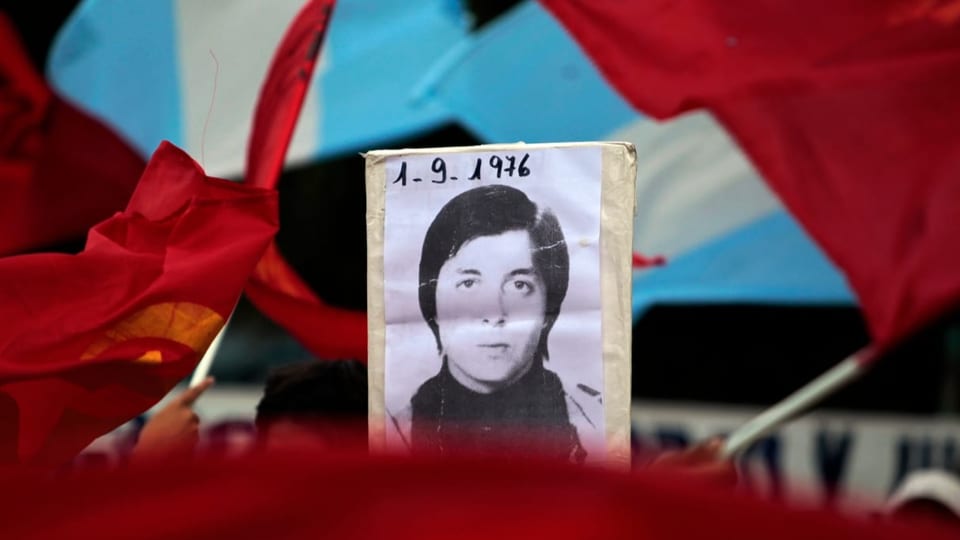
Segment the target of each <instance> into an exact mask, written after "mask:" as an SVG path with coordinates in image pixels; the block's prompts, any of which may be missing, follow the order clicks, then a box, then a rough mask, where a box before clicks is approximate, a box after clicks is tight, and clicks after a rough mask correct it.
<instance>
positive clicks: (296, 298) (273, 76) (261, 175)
mask: <svg viewBox="0 0 960 540" xmlns="http://www.w3.org/2000/svg"><path fill="white" fill-rule="evenodd" d="M333 4H334V2H333V0H313V1H311V2H309V3H307V5H306V6H304V8H303V9H302V10H301V11H300V13H299V14H298V15H297V17H296V19H295V20H294V21H293V23H292V24H291V25H290V27H289V28H288V29H287V32H286V34H285V35H284V38H283V41H282V42H281V43H280V46H279V47H278V49H277V52H276V53H275V54H274V57H273V61H272V63H271V65H270V69H269V71H268V74H267V79H266V81H265V82H264V84H263V88H262V89H261V92H260V99H259V101H258V103H257V108H256V111H255V113H254V122H253V131H252V133H251V134H250V144H249V150H248V153H247V174H246V181H247V182H248V183H251V184H253V185H255V186H261V187H276V185H277V182H278V180H279V177H280V172H281V171H282V169H283V163H284V158H285V156H286V153H287V148H288V147H289V146H290V140H291V139H292V137H293V131H294V127H295V126H296V121H297V118H298V117H299V114H300V109H301V107H302V106H303V100H304V98H305V96H306V93H307V90H308V89H309V86H310V79H311V77H312V75H313V71H314V68H315V66H316V63H317V58H318V55H319V54H320V48H321V45H322V43H323V37H324V35H325V33H326V29H327V25H328V24H329V22H330V16H331V12H332V10H333ZM317 181H318V182H322V181H323V179H320V178H318V179H317ZM330 264H337V261H336V255H335V254H331V260H330ZM246 294H247V297H248V298H249V299H250V301H251V302H253V304H254V305H255V306H257V308H258V309H259V310H260V311H261V312H263V313H264V314H265V315H266V316H267V317H269V318H270V319H272V320H273V321H274V322H276V323H277V324H279V325H280V326H282V327H284V328H286V329H287V331H288V332H290V334H291V335H293V336H294V337H295V338H296V339H297V340H298V341H300V343H302V344H303V345H304V346H305V347H306V348H307V349H309V350H310V351H311V352H312V353H313V354H315V355H316V356H317V357H319V358H321V359H337V358H354V359H357V360H362V361H365V360H366V358H367V319H366V315H365V314H364V313H363V312H359V311H352V310H347V309H342V308H337V307H334V306H331V305H329V304H327V303H325V302H324V301H323V300H322V299H321V298H320V297H319V296H317V295H316V294H315V293H314V292H313V291H312V290H311V289H310V287H309V286H308V285H307V284H306V283H305V282H304V281H303V280H302V279H301V278H300V276H298V275H297V273H296V271H295V270H294V269H293V268H292V267H291V266H290V265H289V263H287V261H286V260H285V259H284V258H283V255H282V254H281V253H280V250H279V249H278V248H277V246H276V244H275V243H273V244H271V246H270V249H268V250H267V252H266V253H265V254H264V256H263V259H261V260H260V262H259V263H258V264H257V267H256V269H255V271H254V273H253V275H252V276H251V278H250V282H249V283H248V285H247V288H246Z"/></svg>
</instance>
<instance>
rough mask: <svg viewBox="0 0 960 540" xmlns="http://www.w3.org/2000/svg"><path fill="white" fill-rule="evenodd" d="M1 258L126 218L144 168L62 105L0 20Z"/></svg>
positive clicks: (110, 138) (83, 117)
mask: <svg viewBox="0 0 960 540" xmlns="http://www.w3.org/2000/svg"><path fill="white" fill-rule="evenodd" d="M0 50H2V51H3V54H2V55H0V255H9V254H12V253H18V252H23V251H27V250H31V249H37V248H41V247H44V246H47V245H50V244H54V243H56V242H60V241H64V240H70V239H74V238H80V237H82V236H83V235H84V234H85V233H86V231H87V229H89V228H90V226H91V225H93V224H95V223H97V222H99V221H102V220H104V219H106V218H108V217H110V216H111V215H112V214H113V213H115V212H117V211H120V210H122V209H123V208H124V207H125V206H126V204H127V201H128V200H129V199H130V194H131V193H133V189H134V186H136V183H137V179H138V178H139V177H140V174H141V173H142V172H143V167H144V161H143V159H141V158H140V156H139V155H137V154H136V153H135V152H134V151H133V150H132V149H131V148H130V147H129V146H128V145H127V144H125V143H124V142H123V141H122V140H120V139H119V138H118V137H117V136H116V135H115V134H114V133H113V132H111V131H110V130H109V129H107V128H106V127H105V126H103V125H102V124H101V123H100V122H98V121H96V120H94V119H93V118H91V117H89V116H87V115H86V114H84V113H82V112H80V111H79V110H78V109H76V108H74V107H73V106H71V105H70V104H68V103H66V102H64V101H62V100H61V99H59V98H58V97H57V96H56V95H54V94H53V93H52V92H51V91H50V89H49V88H48V86H47V84H46V82H45V81H44V80H43V78H42V77H41V76H40V75H39V74H38V73H37V72H36V71H35V70H34V68H33V65H32V64H31V63H30V60H29V59H28V58H27V55H26V52H25V51H24V50H23V47H22V45H21V43H20V40H19V38H18V36H17V35H16V32H15V30H14V28H13V25H12V23H10V21H9V20H8V19H7V18H6V17H5V16H4V15H3V14H2V13H0Z"/></svg>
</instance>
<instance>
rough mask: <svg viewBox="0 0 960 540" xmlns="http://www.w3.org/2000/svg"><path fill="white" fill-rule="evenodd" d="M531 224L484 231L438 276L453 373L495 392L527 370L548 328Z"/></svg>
mask: <svg viewBox="0 0 960 540" xmlns="http://www.w3.org/2000/svg"><path fill="white" fill-rule="evenodd" d="M532 248H533V244H532V242H531V241H530V234H529V233H528V232H527V231H525V230H518V231H507V232H505V233H502V234H498V235H495V236H480V237H477V238H474V239H473V240H470V241H468V242H467V243H465V244H464V245H463V246H461V247H460V251H458V252H457V254H456V255H454V256H453V257H452V258H450V259H448V260H447V262H445V263H444V264H443V266H442V267H441V268H440V273H439V275H438V276H437V326H438V327H439V329H440V342H441V343H442V344H443V352H444V353H445V354H446V356H447V360H448V361H449V365H450V371H451V373H452V374H453V376H454V378H456V379H457V381H459V382H460V384H463V385H464V386H466V387H467V388H469V389H471V390H474V391H476V392H481V393H490V392H493V391H495V390H497V389H500V388H503V387H505V386H508V385H510V384H511V383H513V382H514V381H516V380H517V379H519V378H520V377H521V376H523V375H524V374H525V373H526V372H527V370H529V369H530V366H531V365H532V363H533V358H534V354H535V352H536V350H537V344H538V342H539V341H540V332H541V331H542V329H543V319H544V311H545V309H546V297H545V291H544V285H543V282H542V281H541V279H540V277H539V276H537V273H536V270H535V269H534V266H533V258H532V256H531V249H532Z"/></svg>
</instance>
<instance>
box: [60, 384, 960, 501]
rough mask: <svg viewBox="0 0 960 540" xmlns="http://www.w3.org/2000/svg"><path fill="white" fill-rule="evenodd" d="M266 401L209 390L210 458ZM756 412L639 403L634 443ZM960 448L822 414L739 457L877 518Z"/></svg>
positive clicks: (944, 425) (934, 421)
mask: <svg viewBox="0 0 960 540" xmlns="http://www.w3.org/2000/svg"><path fill="white" fill-rule="evenodd" d="M177 393H178V392H174V393H173V394H174V395H176V394H177ZM261 393H262V388H260V387H258V386H239V387H231V386H227V385H220V386H217V387H215V388H212V389H210V390H208V391H207V393H205V394H204V395H203V397H201V398H200V400H199V401H198V402H197V405H196V410H197V413H198V414H199V415H200V417H201V419H202V428H201V429H202V449H203V451H205V452H210V453H220V454H224V455H227V454H230V455H235V454H237V453H242V452H244V451H247V450H248V449H250V448H251V447H252V444H253V441H254V436H255V433H254V427H253V419H254V414H255V410H256V405H257V402H258V401H259V399H260V396H261ZM163 405H164V402H161V403H160V404H158V406H157V407H161V406H163ZM154 410H156V408H155V409H154ZM757 412H759V409H754V408H746V407H743V408H740V407H730V406H727V405H723V404H678V403H667V402H634V404H633V410H632V420H633V431H634V442H635V444H636V445H637V447H638V449H639V451H640V452H643V451H657V450H660V449H663V448H683V447H686V446H688V445H691V444H694V443H696V442H698V441H701V440H704V439H706V438H708V437H711V436H715V435H725V434H727V433H729V432H731V431H733V429H735V428H736V427H737V426H739V425H740V424H741V423H743V422H745V421H746V420H748V419H749V418H751V417H752V416H753V415H755V414H756V413H757ZM148 414H149V413H148ZM143 421H144V418H140V419H137V420H134V421H132V422H129V423H127V424H126V425H124V426H122V427H120V428H118V429H117V430H115V431H114V432H112V433H110V434H108V435H105V436H103V437H101V438H100V439H97V440H96V441H95V442H94V443H93V444H91V445H90V446H89V447H88V448H87V449H86V450H85V451H84V453H83V455H82V456H81V457H80V458H78V462H77V465H78V466H86V465H110V464H118V463H120V462H122V461H123V459H124V458H125V456H126V455H128V454H129V452H130V449H131V448H132V447H133V443H134V441H135V440H136V435H137V433H138V432H139V429H140V428H141V427H142V424H143ZM958 445H960V419H957V418H955V417H928V416H907V415H902V416H901V415H889V414H882V415H881V414H866V413H840V412H833V411H830V412H818V413H815V414H811V415H808V416H805V417H802V418H800V419H797V420H795V421H793V422H792V423H790V424H788V425H787V426H785V427H784V428H783V429H781V430H780V431H778V432H776V433H774V434H772V435H770V436H768V437H766V438H765V439H762V440H761V441H759V442H758V443H757V444H755V445H754V446H752V447H751V448H750V449H748V450H747V452H746V453H745V455H744V456H743V457H742V458H741V459H740V461H739V469H740V474H741V481H742V484H743V486H744V488H745V489H750V490H754V491H757V492H759V493H762V494H764V495H767V496H771V497H777V498H781V499H784V500H789V501H793V502H799V503H806V504H814V505H819V504H836V505H838V506H839V507H841V508H844V509H847V510H851V511H857V510H871V509H875V508H877V507H878V506H879V505H880V504H882V503H883V501H884V500H885V499H886V497H887V496H888V495H889V494H890V492H891V491H892V490H893V489H894V488H895V487H896V486H897V485H898V484H899V482H900V481H901V480H902V479H903V478H904V476H906V474H907V473H909V472H911V471H914V470H917V469H928V468H948V469H949V468H952V469H956V470H960V447H958Z"/></svg>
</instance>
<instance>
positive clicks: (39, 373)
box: [0, 143, 277, 465]
mask: <svg viewBox="0 0 960 540" xmlns="http://www.w3.org/2000/svg"><path fill="white" fill-rule="evenodd" d="M276 230H277V201H276V193H275V192H274V191H272V190H264V189H257V188H251V187H247V186H244V185H240V184H236V183H232V182H228V181H226V180H218V179H213V178H208V177H206V176H205V175H204V174H203V171H202V170H201V169H200V167H199V166H198V165H197V164H196V163H195V162H194V161H193V160H192V159H190V157H189V156H187V155H186V154H185V153H184V152H182V151H181V150H179V149H178V148H176V147H174V146H173V145H171V144H169V143H163V144H161V146H160V147H159V148H158V149H157V151H156V152H155V153H154V156H153V158H152V159H151V161H150V163H149V164H148V166H147V168H146V170H145V171H144V173H143V177H142V178H141V179H140V182H139V184H138V186H137V189H136V192H135V193H134V194H133V197H132V199H131V200H130V202H129V205H128V206H127V209H126V211H124V212H122V213H119V214H117V215H115V216H113V217H112V218H110V219H108V220H106V221H104V222H102V223H100V224H99V225H97V226H95V227H94V228H93V229H91V230H90V233H89V236H88V238H87V244H86V247H85V249H84V250H83V252H81V253H80V254H78V255H61V254H34V255H20V256H14V257H7V258H3V259H0V321H2V325H0V463H8V464H9V463H20V464H27V465H55V464H58V463H61V462H63V461H65V460H67V459H69V458H71V457H72V456H73V455H74V454H75V453H76V452H77V451H79V450H80V449H82V448H83V447H84V446H85V445H87V444H88V443H90V442H91V441H92V440H93V439H94V438H96V437H97V436H99V435H101V434H103V433H106V432H108V431H110V430H111V429H113V428H115V427H117V426H119V425H120V424H122V423H124V422H126V421H127V420H129V419H130V418H132V417H134V416H136V415H137V414H140V413H141V412H143V411H145V410H146V409H148V408H149V407H151V406H152V405H153V404H154V403H156V402H157V401H159V400H160V399H161V398H162V397H163V396H164V395H165V394H166V393H167V392H168V391H169V390H170V389H171V388H172V387H173V386H174V385H175V384H176V383H177V382H179V381H180V380H181V379H182V378H183V377H185V376H186V375H188V374H189V373H190V372H191V371H192V370H193V368H194V367H195V365H196V363H197V361H198V360H199V356H200V355H202V353H203V352H204V351H205V350H206V348H207V346H208V345H209V344H210V342H211V341H212V340H213V338H214V337H215V336H216V334H217V332H218V331H219V330H220V328H222V326H223V324H224V322H225V320H226V318H227V317H228V316H229V314H230V311H231V310H232V309H233V307H234V305H235V304H236V301H237V298H238V297H239V295H240V293H241V291H242V289H243V286H244V284H245V282H246V279H247V276H249V275H250V272H251V271H252V269H253V267H254V265H255V264H256V261H257V260H259V258H260V256H261V254H262V253H263V251H264V249H265V248H266V246H267V245H268V243H269V241H270V239H271V238H272V237H273V235H274V234H275V232H276Z"/></svg>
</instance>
